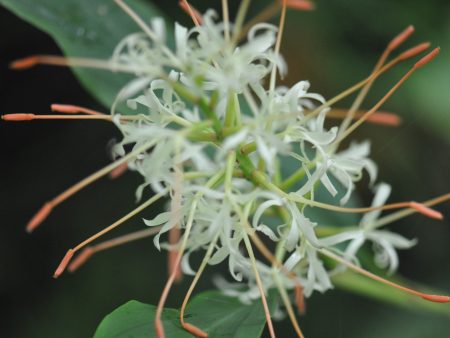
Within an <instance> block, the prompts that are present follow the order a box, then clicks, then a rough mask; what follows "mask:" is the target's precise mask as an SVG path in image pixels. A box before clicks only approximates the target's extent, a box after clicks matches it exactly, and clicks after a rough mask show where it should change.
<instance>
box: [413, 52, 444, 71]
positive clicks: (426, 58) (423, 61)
mask: <svg viewBox="0 0 450 338" xmlns="http://www.w3.org/2000/svg"><path fill="white" fill-rule="evenodd" d="M440 50H441V48H440V47H437V48H435V49H433V50H432V51H431V52H430V53H428V54H427V55H425V56H424V57H423V58H421V59H420V60H419V61H417V62H416V63H415V65H414V69H419V68H421V67H423V66H425V65H426V64H428V63H429V62H430V61H431V60H433V59H434V58H435V57H436V56H437V55H438V54H439V52H440Z"/></svg>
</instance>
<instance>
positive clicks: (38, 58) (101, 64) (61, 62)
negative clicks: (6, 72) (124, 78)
mask: <svg viewBox="0 0 450 338" xmlns="http://www.w3.org/2000/svg"><path fill="white" fill-rule="evenodd" d="M36 65H50V66H61V67H83V68H95V69H104V70H109V71H112V72H116V71H117V72H123V73H132V74H134V73H135V72H136V69H135V68H134V67H131V66H128V65H122V64H118V63H113V62H111V61H109V60H101V59H90V58H79V57H63V56H57V55H32V56H28V57H26V58H23V59H19V60H16V61H13V62H12V63H11V64H10V68H11V69H15V70H25V69H28V68H31V67H34V66H36Z"/></svg>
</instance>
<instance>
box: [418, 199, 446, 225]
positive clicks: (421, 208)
mask: <svg viewBox="0 0 450 338" xmlns="http://www.w3.org/2000/svg"><path fill="white" fill-rule="evenodd" d="M409 207H410V208H412V209H414V210H416V211H417V212H419V213H421V214H423V215H425V216H427V217H430V218H434V219H438V220H442V219H444V216H443V215H442V214H441V213H440V212H439V211H436V210H433V209H431V208H429V207H427V206H425V205H423V204H422V203H418V202H414V201H413V202H410V203H409Z"/></svg>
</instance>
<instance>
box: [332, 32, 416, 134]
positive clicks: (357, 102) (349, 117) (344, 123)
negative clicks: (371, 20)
mask: <svg viewBox="0 0 450 338" xmlns="http://www.w3.org/2000/svg"><path fill="white" fill-rule="evenodd" d="M413 33H414V27H413V26H408V27H407V28H406V29H405V30H404V31H403V32H401V33H400V34H399V35H397V36H396V37H395V38H394V39H392V40H391V42H390V43H389V44H388V45H387V47H386V49H385V50H384V52H383V53H382V54H381V57H380V59H379V60H378V62H377V63H376V65H375V68H374V69H373V71H372V74H373V73H375V72H377V71H378V70H379V69H380V68H381V67H382V66H383V65H384V63H385V62H386V60H387V58H388V57H389V55H390V53H391V52H392V51H393V50H395V49H396V48H398V47H399V46H400V45H401V44H402V43H403V42H405V41H406V40H407V39H408V38H409V37H410V36H411V35H412V34H413ZM373 83H374V81H370V82H368V83H367V84H366V85H365V86H364V87H363V89H362V90H361V91H360V92H359V94H358V96H357V97H356V99H355V101H354V102H353V104H352V106H351V108H350V110H349V111H348V113H347V117H346V118H345V119H344V121H342V124H341V127H340V128H339V133H342V132H344V131H345V130H346V129H347V128H348V126H349V125H350V122H351V120H352V119H353V118H354V116H355V113H356V111H357V110H358V108H359V107H360V106H361V104H362V102H363V100H364V99H365V97H366V96H367V93H368V92H369V90H370V88H371V87H372V84H373Z"/></svg>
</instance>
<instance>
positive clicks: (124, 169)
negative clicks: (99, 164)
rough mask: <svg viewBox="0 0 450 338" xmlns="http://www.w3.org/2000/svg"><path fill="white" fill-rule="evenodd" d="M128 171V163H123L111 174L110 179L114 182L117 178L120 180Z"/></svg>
mask: <svg viewBox="0 0 450 338" xmlns="http://www.w3.org/2000/svg"><path fill="white" fill-rule="evenodd" d="M127 170H128V163H123V164H121V165H119V166H118V167H117V168H115V169H114V170H111V172H110V173H109V175H108V176H109V178H110V179H112V180H114V179H116V178H119V177H120V176H122V175H123V174H125V173H126V172H127Z"/></svg>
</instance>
